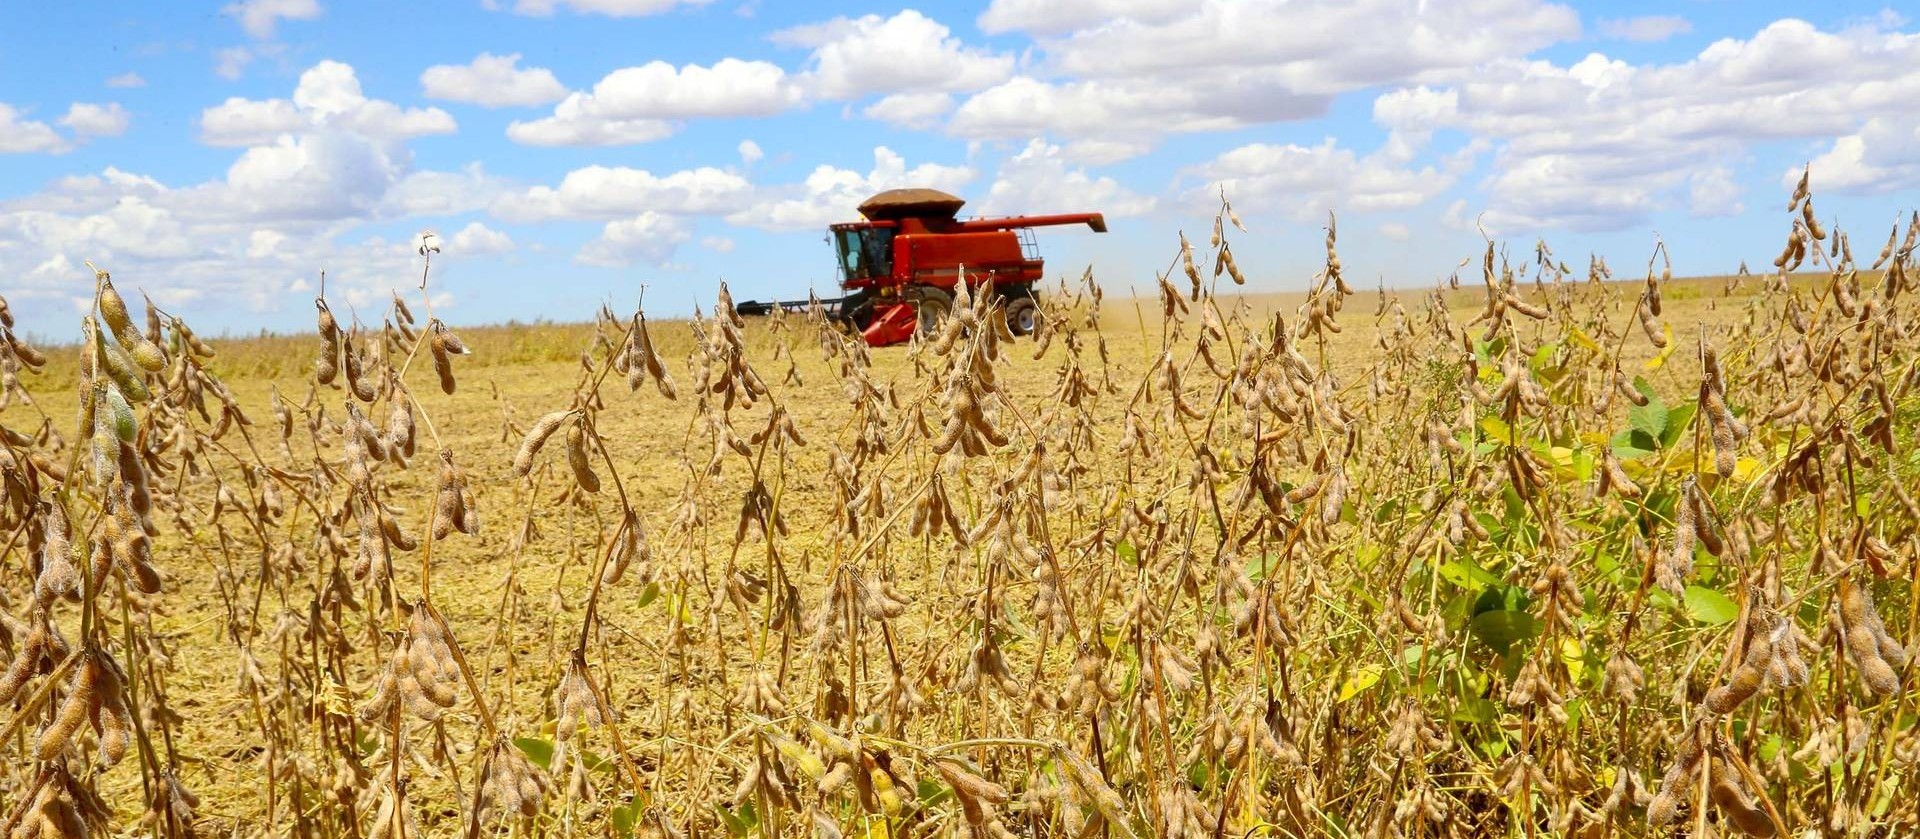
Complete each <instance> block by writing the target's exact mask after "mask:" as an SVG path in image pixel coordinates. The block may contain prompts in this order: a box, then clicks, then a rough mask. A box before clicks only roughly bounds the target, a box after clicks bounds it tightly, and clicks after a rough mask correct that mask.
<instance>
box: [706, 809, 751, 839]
mask: <svg viewBox="0 0 1920 839" xmlns="http://www.w3.org/2000/svg"><path fill="white" fill-rule="evenodd" d="M713 809H714V812H717V813H719V814H720V822H721V823H722V824H724V825H726V827H727V835H729V836H737V837H745V836H746V835H747V831H749V830H752V829H753V826H752V825H749V824H747V820H746V819H743V818H741V817H739V816H737V815H735V814H734V812H733V811H732V810H729V809H727V808H726V807H724V806H722V805H719V804H715V805H713ZM742 809H744V808H742Z"/></svg>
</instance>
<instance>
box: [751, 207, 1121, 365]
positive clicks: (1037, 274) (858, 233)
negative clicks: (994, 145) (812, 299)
mask: <svg viewBox="0 0 1920 839" xmlns="http://www.w3.org/2000/svg"><path fill="white" fill-rule="evenodd" d="M965 205H966V201H965V200H963V199H961V198H958V197H956V196H953V195H949V194H947V193H945V192H941V191H939V190H935V189H892V190H888V191H886V192H882V193H880V194H878V195H875V196H873V197H872V198H869V199H867V200H866V201H864V202H862V203H861V204H860V208H859V209H860V215H861V217H862V218H863V220H862V221H855V222H847V223H844V224H836V225H833V226H831V227H830V228H829V229H828V238H829V239H830V240H831V242H832V244H833V248H834V253H835V256H836V257H837V261H838V265H837V266H836V272H837V273H838V275H839V280H840V288H841V290H842V291H844V292H845V296H844V297H841V298H839V299H838V300H828V301H821V302H822V303H825V304H827V305H828V306H829V307H831V308H832V309H833V311H834V312H835V313H836V315H837V316H838V317H839V318H840V319H841V320H842V321H843V322H845V323H846V324H847V325H848V326H850V327H851V328H853V329H856V330H859V331H860V333H861V335H862V336H864V337H865V339H866V342H867V344H868V345H870V346H875V347H883V346H887V345H890V344H898V343H901V342H903V341H906V340H908V339H910V338H911V337H913V333H914V331H915V330H916V329H917V330H922V331H923V332H924V331H927V330H930V329H931V328H932V327H933V325H934V324H937V323H939V321H940V318H942V317H943V316H945V314H946V312H947V310H948V309H950V308H952V306H953V293H954V290H955V289H956V288H957V287H958V285H959V284H960V283H962V282H965V283H966V284H967V290H968V291H969V292H972V291H974V290H975V289H978V288H981V287H983V286H986V285H988V284H989V283H990V284H992V287H993V291H994V294H995V295H996V296H998V297H999V298H1001V299H1002V300H1004V301H1005V303H1006V308H1007V325H1008V326H1009V327H1010V328H1011V329H1012V331H1013V332H1014V333H1015V334H1021V335H1024V334H1027V333H1030V332H1032V331H1033V329H1034V320H1035V318H1036V317H1037V309H1036V307H1035V305H1034V300H1033V284H1034V283H1036V282H1038V281H1039V280H1040V279H1041V278H1042V277H1043V276H1044V268H1043V261H1042V260H1041V258H1040V254H1039V250H1038V247H1037V244H1036V242H1035V241H1034V235H1033V229H1034V228H1036V227H1050V226H1057V225H1079V224H1084V225H1087V226H1088V227H1090V228H1092V229H1093V230H1094V232H1096V233H1105V232H1106V230H1107V221H1106V219H1105V217H1103V216H1101V215H1100V214H1099V213H1067V214H1062V215H1048V216H1006V217H1000V218H974V219H961V218H960V217H959V216H960V208H961V207H963V206H965ZM806 305H808V303H807V302H780V303H755V302H747V303H742V304H740V305H739V306H738V307H736V308H737V309H738V311H739V312H740V313H741V314H746V315H754V314H766V313H768V312H771V311H772V310H773V308H774V307H776V306H778V307H781V308H786V309H800V308H803V307H805V306H806Z"/></svg>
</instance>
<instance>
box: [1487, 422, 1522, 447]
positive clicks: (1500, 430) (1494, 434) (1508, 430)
mask: <svg viewBox="0 0 1920 839" xmlns="http://www.w3.org/2000/svg"><path fill="white" fill-rule="evenodd" d="M1480 430H1481V431H1485V432H1486V433H1487V438H1488V439H1491V440H1493V441H1495V442H1499V443H1504V444H1506V445H1509V446H1517V445H1519V443H1516V442H1514V437H1513V428H1512V427H1511V426H1509V425H1507V423H1506V421H1505V420H1502V419H1500V418H1499V417H1496V416H1484V417H1481V418H1480Z"/></svg>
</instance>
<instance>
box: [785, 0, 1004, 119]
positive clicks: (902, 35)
mask: <svg viewBox="0 0 1920 839" xmlns="http://www.w3.org/2000/svg"><path fill="white" fill-rule="evenodd" d="M773 39H774V41H775V42H776V43H782V44H787V45H791V46H803V47H810V48H812V50H813V53H812V54H811V56H809V58H808V61H807V69H806V72H805V73H803V74H802V75H801V79H802V81H803V82H804V83H805V84H806V86H807V89H808V90H809V91H812V92H813V93H814V94H815V95H817V96H820V97H822V98H825V99H857V98H859V97H862V96H865V95H868V94H873V93H896V92H902V91H963V90H978V89H980V88H983V87H986V86H987V85H990V84H994V83H996V82H999V81H1002V80H1004V79H1006V78H1007V77H1008V76H1009V75H1011V74H1012V72H1013V63H1014V62H1013V57H1012V56H1010V55H997V54H994V53H992V52H990V51H988V50H983V49H977V48H971V47H967V46H966V45H964V44H962V43H961V42H960V39H959V38H956V37H953V33H952V30H950V29H948V28H947V27H946V25H945V24H942V23H940V22H939V21H936V20H933V19H932V18H929V17H927V16H926V15H923V14H921V13H919V12H917V11H915V10H913V9H906V10H904V11H901V12H899V13H897V14H895V15H894V16H892V17H888V18H882V17H880V16H879V15H866V16H864V17H860V18H853V19H849V18H844V17H843V18H836V19H834V20H830V21H826V22H824V23H816V24H810V25H807V26H801V27H795V28H792V29H787V30H783V31H781V32H778V33H775V34H774V36H773Z"/></svg>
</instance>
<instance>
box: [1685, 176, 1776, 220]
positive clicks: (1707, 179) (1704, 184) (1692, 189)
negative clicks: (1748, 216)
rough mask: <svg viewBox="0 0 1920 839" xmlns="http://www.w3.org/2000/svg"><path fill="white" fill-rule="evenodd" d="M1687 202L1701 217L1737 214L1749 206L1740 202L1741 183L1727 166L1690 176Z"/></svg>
mask: <svg viewBox="0 0 1920 839" xmlns="http://www.w3.org/2000/svg"><path fill="white" fill-rule="evenodd" d="M1795 177H1796V178H1798V177H1799V176H1798V175H1795ZM1687 204H1688V210H1689V212H1691V213H1692V214H1693V215H1694V216H1696V217H1699V218H1715V217H1719V216H1737V215H1740V214H1741V213H1744V212H1746V211H1747V206H1746V205H1745V204H1742V203H1740V185H1739V184H1737V183H1734V181H1733V170H1731V169H1728V168H1727V167H1725V166H1715V167H1713V168H1710V169H1702V170H1700V171H1698V172H1694V173H1693V174H1692V175H1691V176H1689V177H1688V178H1687Z"/></svg>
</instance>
